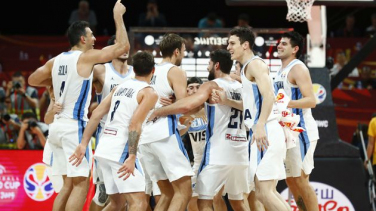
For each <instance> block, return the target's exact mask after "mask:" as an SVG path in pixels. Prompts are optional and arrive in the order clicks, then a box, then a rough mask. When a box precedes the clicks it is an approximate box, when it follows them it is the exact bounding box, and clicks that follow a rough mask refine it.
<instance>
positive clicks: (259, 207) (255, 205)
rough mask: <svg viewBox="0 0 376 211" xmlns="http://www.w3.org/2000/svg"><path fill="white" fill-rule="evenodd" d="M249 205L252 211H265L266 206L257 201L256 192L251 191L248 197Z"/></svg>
mask: <svg viewBox="0 0 376 211" xmlns="http://www.w3.org/2000/svg"><path fill="white" fill-rule="evenodd" d="M248 205H249V208H250V209H251V210H252V211H265V208H264V205H263V204H262V203H261V202H260V201H259V200H257V199H256V192H255V191H251V192H250V193H249V195H248Z"/></svg>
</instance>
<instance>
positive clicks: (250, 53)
mask: <svg viewBox="0 0 376 211" xmlns="http://www.w3.org/2000/svg"><path fill="white" fill-rule="evenodd" d="M254 56H255V54H254V53H253V51H248V52H247V51H246V52H245V53H244V54H243V57H242V59H241V61H240V63H241V64H242V65H244V64H245V63H246V62H247V61H248V60H250V59H252V58H253V57H254Z"/></svg>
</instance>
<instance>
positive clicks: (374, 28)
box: [366, 13, 376, 37]
mask: <svg viewBox="0 0 376 211" xmlns="http://www.w3.org/2000/svg"><path fill="white" fill-rule="evenodd" d="M371 23H372V24H371V25H370V26H369V27H367V28H366V35H367V37H372V36H373V35H374V34H375V33H376V13H373V14H372V16H371Z"/></svg>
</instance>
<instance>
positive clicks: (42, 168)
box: [23, 163, 54, 201]
mask: <svg viewBox="0 0 376 211" xmlns="http://www.w3.org/2000/svg"><path fill="white" fill-rule="evenodd" d="M23 183H24V189H25V192H26V195H27V196H29V197H30V198H31V199H32V200H34V201H45V200H47V199H49V198H50V197H51V196H52V195H53V194H54V189H53V187H52V182H51V181H50V179H49V178H48V176H47V167H46V165H45V164H44V163H36V164H33V165H31V166H30V167H29V168H28V169H27V170H26V172H25V175H24V180H23Z"/></svg>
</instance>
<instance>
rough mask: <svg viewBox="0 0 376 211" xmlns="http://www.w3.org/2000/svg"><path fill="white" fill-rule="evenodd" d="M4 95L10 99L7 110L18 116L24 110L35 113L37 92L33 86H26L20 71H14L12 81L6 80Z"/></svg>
mask: <svg viewBox="0 0 376 211" xmlns="http://www.w3.org/2000/svg"><path fill="white" fill-rule="evenodd" d="M6 97H7V98H9V99H10V105H9V107H8V111H10V113H14V114H17V115H18V117H19V118H21V116H22V114H23V113H25V112H33V113H35V114H37V113H36V109H37V105H38V92H37V90H36V89H35V88H33V87H29V86H26V84H25V77H24V76H23V75H22V73H21V72H15V73H14V74H13V76H12V81H9V82H8V84H7V90H6Z"/></svg>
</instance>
